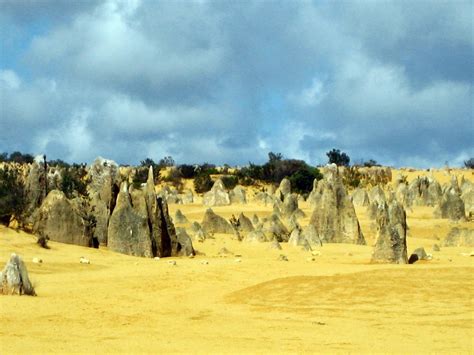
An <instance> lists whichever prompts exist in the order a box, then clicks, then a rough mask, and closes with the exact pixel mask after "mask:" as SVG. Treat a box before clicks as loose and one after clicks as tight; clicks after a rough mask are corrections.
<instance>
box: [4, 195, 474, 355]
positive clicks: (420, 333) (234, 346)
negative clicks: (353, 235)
mask: <svg viewBox="0 0 474 355" xmlns="http://www.w3.org/2000/svg"><path fill="white" fill-rule="evenodd" d="M302 207H303V210H304V211H305V212H307V215H308V217H306V220H305V219H303V224H304V223H307V219H309V213H310V210H309V206H307V205H306V204H302ZM177 208H180V209H181V210H182V211H183V213H184V214H185V215H186V216H187V217H188V218H189V219H190V220H191V221H193V220H197V221H201V219H202V216H203V214H204V211H205V209H206V208H205V207H204V206H202V205H200V204H199V203H196V204H193V205H188V206H178V205H171V206H170V213H171V215H174V212H175V211H176V209H177ZM214 210H215V211H216V212H217V213H219V214H221V215H223V216H224V217H226V218H229V217H230V216H231V215H232V214H235V215H237V214H238V213H240V212H241V211H243V212H244V213H246V214H247V215H248V216H249V217H251V216H252V215H253V213H256V214H257V215H260V216H263V215H267V214H268V213H270V210H271V207H270V206H260V205H255V204H248V205H235V206H225V207H216V208H215V209H214ZM431 213H432V208H428V207H422V208H415V209H414V211H409V213H408V217H409V218H408V224H409V227H410V230H409V236H408V251H409V252H410V251H412V250H413V249H414V248H416V247H419V246H424V247H425V248H426V250H427V251H428V252H431V249H432V246H433V244H435V243H438V244H440V242H441V241H440V239H442V238H444V236H445V235H446V234H447V232H448V231H449V230H450V228H451V227H452V226H453V225H454V223H452V222H449V221H447V220H434V219H431ZM357 214H358V216H359V219H360V221H361V226H362V229H363V232H364V234H365V236H366V239H367V240H368V244H369V245H367V246H359V245H347V244H327V245H324V246H323V247H322V248H320V252H321V256H315V257H314V261H311V260H308V258H311V254H310V253H309V252H307V251H303V250H301V249H299V248H296V247H292V246H289V245H287V244H285V243H283V244H282V247H283V249H282V250H271V249H270V248H269V245H268V243H262V244H247V243H244V242H238V241H236V240H232V239H231V237H230V236H229V235H220V234H216V235H215V236H214V237H215V239H208V240H206V241H205V242H203V243H195V248H196V249H197V250H198V251H199V252H200V254H199V255H198V256H196V257H195V258H193V259H189V258H165V259H161V260H153V259H145V258H135V257H130V256H126V255H121V254H116V253H113V252H110V251H108V250H106V249H98V250H97V249H89V248H82V247H78V246H73V245H66V244H59V243H54V242H50V245H51V249H50V250H45V249H40V248H39V247H38V246H37V245H36V244H35V238H34V236H32V235H28V234H26V233H24V232H15V231H13V230H10V229H6V228H4V227H0V261H1V263H2V264H4V262H5V261H6V260H7V259H8V256H9V255H10V253H11V252H17V253H19V254H20V255H21V256H22V257H23V258H24V260H25V261H26V262H27V267H28V269H29V271H30V277H31V279H32V281H33V283H34V284H35V285H36V291H37V293H38V296H37V297H13V296H3V297H0V315H1V319H2V327H1V329H0V350H1V351H0V352H1V353H5V354H13V353H51V352H56V353H77V352H79V353H107V352H108V353H139V352H147V353H170V352H171V353H302V352H305V353H335V352H359V353H360V352H363V353H367V352H403V353H421V352H442V353H472V352H473V351H474V347H473V334H474V333H473V330H474V320H473V316H474V307H473V303H472V299H473V296H474V283H473V281H474V277H473V275H474V272H473V271H474V258H470V257H466V256H463V255H461V254H462V253H468V252H470V251H471V250H470V249H469V248H442V249H441V251H440V252H433V254H434V259H433V260H432V261H426V262H418V263H416V264H414V265H377V264H370V263H369V261H370V257H371V253H372V246H371V245H372V244H373V242H374V241H375V240H374V237H375V230H374V229H373V227H374V226H373V225H372V222H371V221H370V220H369V219H368V218H367V216H366V215H365V209H363V208H361V209H357ZM456 225H457V226H459V225H462V226H466V227H468V228H473V226H472V223H470V222H463V223H456ZM222 247H226V248H227V249H228V250H230V251H231V252H233V253H234V254H238V255H239V256H235V255H228V256H226V257H222V256H219V255H218V252H219V250H220V249H221V248H222ZM203 254H205V255H203ZM280 254H284V255H286V256H287V257H288V259H289V261H279V260H278V257H279V255H280ZM81 256H85V257H87V258H88V259H90V260H91V264H90V265H84V264H80V263H79V258H80V257H81ZM33 257H39V258H42V259H43V261H44V262H43V264H34V263H32V262H31V260H32V258H33ZM237 259H239V260H237ZM170 260H175V261H176V262H177V265H171V264H169V263H168V261H170ZM204 261H207V262H208V263H207V264H205V263H203V262H204ZM239 261H240V262H239Z"/></svg>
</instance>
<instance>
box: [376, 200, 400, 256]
mask: <svg viewBox="0 0 474 355" xmlns="http://www.w3.org/2000/svg"><path fill="white" fill-rule="evenodd" d="M376 221H377V242H376V244H375V249H374V253H373V254H372V262H376V263H394V264H406V263H407V262H408V259H407V244H406V232H407V223H406V213H405V210H404V209H403V207H402V205H401V204H399V203H398V202H397V201H392V202H391V204H390V206H388V205H387V203H386V202H384V203H382V204H380V205H379V208H378V211H377V219H376Z"/></svg>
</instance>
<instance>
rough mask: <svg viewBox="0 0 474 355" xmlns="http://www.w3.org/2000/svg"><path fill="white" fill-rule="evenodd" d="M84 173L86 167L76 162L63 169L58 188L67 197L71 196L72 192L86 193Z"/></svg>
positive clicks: (72, 195) (83, 194) (84, 194)
mask: <svg viewBox="0 0 474 355" xmlns="http://www.w3.org/2000/svg"><path fill="white" fill-rule="evenodd" d="M86 174H87V172H86V169H85V168H84V167H83V166H81V165H78V164H74V165H73V166H72V167H69V168H65V169H64V170H63V173H62V179H61V186H60V189H61V191H62V192H64V194H65V195H66V196H67V198H73V197H74V192H77V194H79V195H82V196H86V195H87V181H85V176H86Z"/></svg>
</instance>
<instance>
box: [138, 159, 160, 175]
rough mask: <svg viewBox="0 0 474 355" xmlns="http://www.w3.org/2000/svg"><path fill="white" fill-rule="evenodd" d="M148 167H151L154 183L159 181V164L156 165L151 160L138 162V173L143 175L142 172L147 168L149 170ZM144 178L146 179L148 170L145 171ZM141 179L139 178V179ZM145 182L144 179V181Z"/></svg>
mask: <svg viewBox="0 0 474 355" xmlns="http://www.w3.org/2000/svg"><path fill="white" fill-rule="evenodd" d="M150 166H152V167H153V179H154V180H155V181H158V180H160V170H161V166H160V165H159V164H156V163H155V161H154V160H153V159H151V158H146V159H145V160H141V161H140V168H139V169H140V170H141V171H140V173H141V174H144V172H143V170H145V169H144V168H147V169H149V168H150ZM146 177H147V178H148V170H146ZM140 179H141V177H140ZM145 181H146V179H145Z"/></svg>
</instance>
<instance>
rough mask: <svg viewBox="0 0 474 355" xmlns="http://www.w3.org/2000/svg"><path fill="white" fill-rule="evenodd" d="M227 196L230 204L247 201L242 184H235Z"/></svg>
mask: <svg viewBox="0 0 474 355" xmlns="http://www.w3.org/2000/svg"><path fill="white" fill-rule="evenodd" d="M229 198H230V202H231V203H232V204H245V203H247V197H246V193H245V189H244V188H243V187H242V186H238V185H237V186H236V187H234V189H233V190H232V191H231V192H230V193H229Z"/></svg>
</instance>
